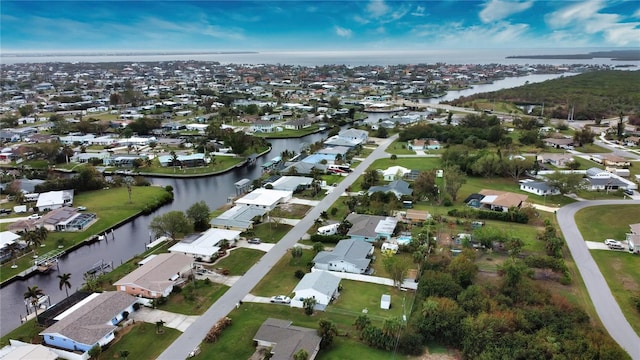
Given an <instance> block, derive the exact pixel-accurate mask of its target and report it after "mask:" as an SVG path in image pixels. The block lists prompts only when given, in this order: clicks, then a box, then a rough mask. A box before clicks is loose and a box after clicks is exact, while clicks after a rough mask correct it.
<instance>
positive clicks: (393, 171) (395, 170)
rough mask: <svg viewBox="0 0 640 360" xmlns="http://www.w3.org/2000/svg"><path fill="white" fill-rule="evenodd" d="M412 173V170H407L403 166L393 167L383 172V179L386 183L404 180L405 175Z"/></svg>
mask: <svg viewBox="0 0 640 360" xmlns="http://www.w3.org/2000/svg"><path fill="white" fill-rule="evenodd" d="M410 172H411V170H410V169H407V168H406V167H403V166H391V167H389V168H387V169H385V170H382V177H383V179H384V181H393V180H398V179H402V177H403V176H404V175H405V174H407V173H410Z"/></svg>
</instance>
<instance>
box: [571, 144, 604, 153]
mask: <svg viewBox="0 0 640 360" xmlns="http://www.w3.org/2000/svg"><path fill="white" fill-rule="evenodd" d="M576 151H579V152H582V153H589V154H597V153H610V152H611V150H609V149H607V148H603V147H602V146H598V145H596V144H586V145H584V146H580V147H577V148H576Z"/></svg>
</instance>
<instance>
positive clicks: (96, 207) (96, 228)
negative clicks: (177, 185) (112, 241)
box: [0, 186, 169, 281]
mask: <svg viewBox="0 0 640 360" xmlns="http://www.w3.org/2000/svg"><path fill="white" fill-rule="evenodd" d="M167 196H169V193H168V192H167V191H166V190H165V189H164V188H161V187H157V186H135V187H133V191H132V196H131V200H132V202H131V203H130V202H129V196H128V193H127V189H126V188H125V187H121V188H114V189H107V190H97V191H89V192H85V193H81V194H78V195H76V196H74V199H73V201H74V205H75V206H80V205H83V206H86V207H87V212H92V213H96V214H97V215H98V220H97V221H96V222H95V223H94V224H93V225H91V226H90V227H89V228H87V229H86V230H85V231H77V232H75V231H73V232H72V231H70V232H50V233H49V235H48V236H47V239H46V240H45V241H44V243H43V244H44V245H45V246H44V247H41V248H38V254H44V253H46V252H48V251H51V250H57V249H58V245H59V244H61V245H63V246H64V248H65V249H66V248H69V247H71V246H73V245H75V244H77V243H79V242H82V241H85V240H86V239H88V238H90V237H91V236H93V235H97V234H102V233H104V232H105V231H106V230H107V229H109V228H111V227H112V226H114V225H115V224H118V223H120V222H123V221H125V220H126V219H128V218H130V217H132V216H135V215H136V214H138V213H140V212H142V211H143V210H144V209H146V208H150V207H151V208H153V207H154V206H155V205H154V204H157V203H159V202H162V200H163V199H164V198H165V197H167ZM0 225H1V226H0V231H4V230H5V227H6V226H7V224H0ZM32 260H33V259H32V258H31V256H23V257H21V258H20V259H18V260H17V261H16V265H18V267H17V268H16V269H12V268H11V265H12V264H13V262H12V261H9V262H7V263H5V264H4V265H3V266H2V267H1V268H0V281H6V280H7V279H9V278H11V277H12V276H14V275H16V274H18V273H20V272H22V271H24V270H26V269H27V268H28V267H29V266H31V265H33V261H32Z"/></svg>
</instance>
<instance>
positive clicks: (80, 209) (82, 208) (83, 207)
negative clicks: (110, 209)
mask: <svg viewBox="0 0 640 360" xmlns="http://www.w3.org/2000/svg"><path fill="white" fill-rule="evenodd" d="M77 209H78V211H85V210H87V207H86V206H78V208H77Z"/></svg>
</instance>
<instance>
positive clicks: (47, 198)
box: [36, 190, 73, 211]
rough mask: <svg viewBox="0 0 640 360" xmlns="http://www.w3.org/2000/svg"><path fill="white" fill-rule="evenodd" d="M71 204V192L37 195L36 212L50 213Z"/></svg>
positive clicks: (52, 192)
mask: <svg viewBox="0 0 640 360" xmlns="http://www.w3.org/2000/svg"><path fill="white" fill-rule="evenodd" d="M67 204H69V205H71V204H73V190H60V191H48V192H45V193H41V194H40V195H38V201H37V202H36V208H38V211H50V210H55V209H58V208H61V207H63V206H65V205H67Z"/></svg>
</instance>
